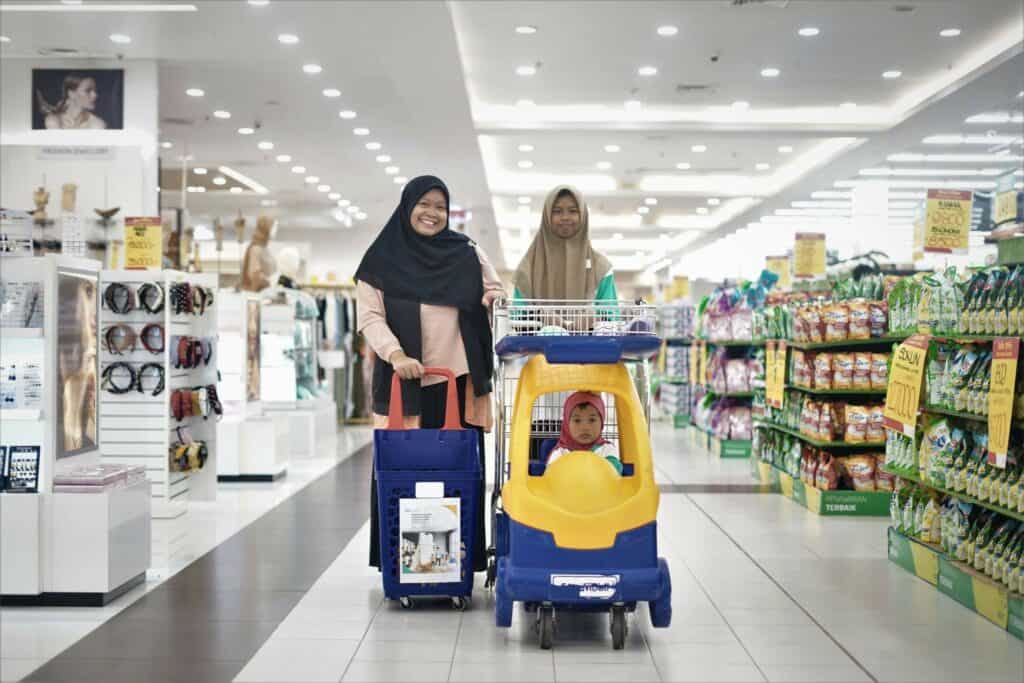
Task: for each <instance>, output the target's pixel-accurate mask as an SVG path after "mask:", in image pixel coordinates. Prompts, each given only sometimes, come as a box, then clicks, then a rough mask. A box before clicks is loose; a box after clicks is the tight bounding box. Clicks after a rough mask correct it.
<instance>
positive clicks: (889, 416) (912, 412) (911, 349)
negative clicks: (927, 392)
mask: <svg viewBox="0 0 1024 683" xmlns="http://www.w3.org/2000/svg"><path fill="white" fill-rule="evenodd" d="M928 341H929V337H928V335H924V334H915V335H913V336H912V337H910V338H908V339H907V340H906V341H905V342H903V343H902V344H900V345H899V347H898V348H897V349H896V353H894V354H893V358H892V369H891V370H890V371H889V388H888V391H887V392H886V394H885V414H884V423H885V427H886V428H887V429H892V430H894V431H897V432H900V433H901V434H905V435H907V436H909V437H911V438H913V437H914V434H915V431H916V425H917V412H918V407H919V406H920V403H921V384H922V383H923V382H924V366H925V361H926V359H927V357H928Z"/></svg>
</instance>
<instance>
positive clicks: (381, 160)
mask: <svg viewBox="0 0 1024 683" xmlns="http://www.w3.org/2000/svg"><path fill="white" fill-rule="evenodd" d="M377 161H378V163H381V164H386V163H388V162H389V161H391V155H390V154H378V155H377Z"/></svg>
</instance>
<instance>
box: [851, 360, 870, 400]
mask: <svg viewBox="0 0 1024 683" xmlns="http://www.w3.org/2000/svg"><path fill="white" fill-rule="evenodd" d="M853 388H854V389H856V390H857V391H867V390H869V389H871V354H870V353H866V352H858V353H855V354H853Z"/></svg>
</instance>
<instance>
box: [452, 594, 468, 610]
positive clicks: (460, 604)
mask: <svg viewBox="0 0 1024 683" xmlns="http://www.w3.org/2000/svg"><path fill="white" fill-rule="evenodd" d="M452 607H454V608H455V609H457V610H459V611H460V612H464V611H465V610H466V608H467V607H469V599H468V598H463V597H454V598H452Z"/></svg>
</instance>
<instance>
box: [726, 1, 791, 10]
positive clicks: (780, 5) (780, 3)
mask: <svg viewBox="0 0 1024 683" xmlns="http://www.w3.org/2000/svg"><path fill="white" fill-rule="evenodd" d="M732 4H733V5H734V6H736V7H740V6H742V5H769V6H771V7H778V8H779V9H785V8H786V5H788V4H789V0H732Z"/></svg>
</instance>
